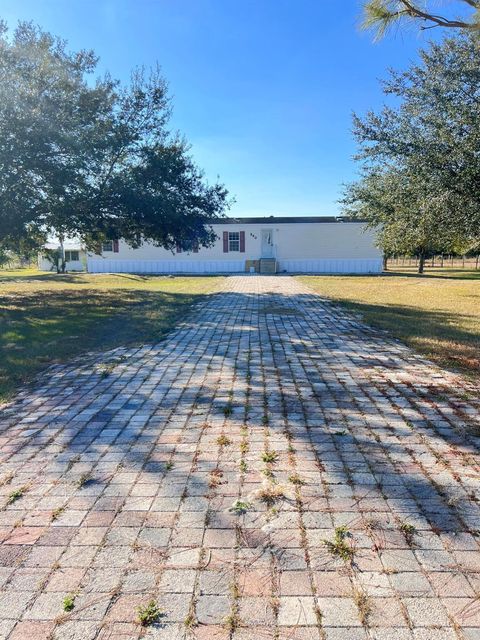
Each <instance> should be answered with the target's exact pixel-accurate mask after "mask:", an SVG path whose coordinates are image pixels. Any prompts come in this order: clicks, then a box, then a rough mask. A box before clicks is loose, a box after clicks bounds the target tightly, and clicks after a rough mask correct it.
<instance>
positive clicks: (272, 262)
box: [260, 258, 277, 273]
mask: <svg viewBox="0 0 480 640" xmlns="http://www.w3.org/2000/svg"><path fill="white" fill-rule="evenodd" d="M260 273H277V261H276V259H275V258H260Z"/></svg>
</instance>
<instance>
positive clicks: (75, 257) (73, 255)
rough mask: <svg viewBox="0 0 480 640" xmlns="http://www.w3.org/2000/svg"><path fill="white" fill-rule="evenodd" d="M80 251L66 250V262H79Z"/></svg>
mask: <svg viewBox="0 0 480 640" xmlns="http://www.w3.org/2000/svg"><path fill="white" fill-rule="evenodd" d="M79 260H80V253H79V252H78V251H65V262H78V261H79Z"/></svg>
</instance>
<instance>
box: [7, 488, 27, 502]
mask: <svg viewBox="0 0 480 640" xmlns="http://www.w3.org/2000/svg"><path fill="white" fill-rule="evenodd" d="M27 491H28V485H24V486H23V487H18V489H14V491H12V492H11V493H10V494H9V496H8V500H7V504H13V503H14V502H16V501H17V500H20V498H23V496H24V495H25V493H26V492H27Z"/></svg>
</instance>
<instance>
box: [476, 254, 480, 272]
mask: <svg viewBox="0 0 480 640" xmlns="http://www.w3.org/2000/svg"><path fill="white" fill-rule="evenodd" d="M479 260H480V256H479V255H477V259H476V260H475V269H478V261H479Z"/></svg>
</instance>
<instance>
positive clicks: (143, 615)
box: [137, 600, 163, 627]
mask: <svg viewBox="0 0 480 640" xmlns="http://www.w3.org/2000/svg"><path fill="white" fill-rule="evenodd" d="M162 616H163V612H162V610H161V609H160V607H159V606H158V605H157V603H156V602H155V600H150V602H149V603H148V604H146V605H144V606H142V605H140V606H139V607H138V608H137V618H138V621H139V623H140V624H141V625H142V627H148V626H150V625H152V624H154V623H155V622H158V621H159V620H160V618H161V617H162Z"/></svg>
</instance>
